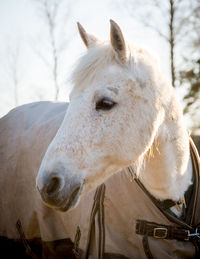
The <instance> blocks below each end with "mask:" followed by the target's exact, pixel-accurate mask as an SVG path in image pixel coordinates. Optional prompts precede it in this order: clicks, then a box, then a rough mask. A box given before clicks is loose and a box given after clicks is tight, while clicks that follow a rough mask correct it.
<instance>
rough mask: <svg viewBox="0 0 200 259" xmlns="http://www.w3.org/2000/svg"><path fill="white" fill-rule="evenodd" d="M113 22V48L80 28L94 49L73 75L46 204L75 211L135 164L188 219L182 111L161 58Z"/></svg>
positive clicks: (48, 160)
mask: <svg viewBox="0 0 200 259" xmlns="http://www.w3.org/2000/svg"><path fill="white" fill-rule="evenodd" d="M110 22H111V31H110V42H101V41H100V40H98V39H96V38H95V37H94V36H93V35H90V34H88V33H86V31H85V30H84V29H83V27H82V26H81V25H80V24H78V27H79V32H80V35H81V37H82V39H83V42H84V43H85V45H86V47H87V48H88V51H87V53H86V54H85V55H84V56H83V57H82V58H81V59H80V60H79V63H78V65H77V67H76V69H75V71H74V72H73V75H72V81H73V84H74V87H73V90H72V92H71V95H70V104H69V107H68V110H67V112H66V115H65V118H64V120H63V122H62V124H61V126H60V128H59V130H58V132H57V134H56V136H55V138H54V139H53V141H52V142H51V144H50V145H49V147H48V149H47V152H46V154H45V156H44V158H43V161H42V164H41V167H40V170H39V173H38V176H37V188H38V190H39V192H40V194H41V196H42V199H43V200H44V202H45V203H46V204H48V205H49V206H51V207H53V208H56V209H59V210H62V211H68V210H70V209H72V208H74V207H76V206H77V204H78V203H79V200H80V197H81V196H83V195H84V194H86V193H88V192H90V191H91V190H93V189H95V188H96V187H97V186H98V185H100V184H101V183H103V182H105V181H106V180H107V179H108V178H109V177H111V176H112V175H114V174H116V172H118V171H120V170H121V169H122V168H125V167H127V166H130V165H132V167H133V168H134V174H135V175H136V177H137V178H138V179H139V181H140V183H142V184H141V185H142V186H143V187H144V189H145V190H146V192H148V193H149V194H150V196H151V197H153V199H154V200H157V201H164V200H168V201H169V200H170V201H171V202H172V204H173V206H171V207H170V208H169V209H170V210H171V212H172V213H174V214H175V215H176V216H177V217H180V216H181V214H182V211H183V208H184V207H186V204H185V197H184V195H185V193H186V191H187V190H188V189H189V187H190V185H191V184H192V175H193V170H192V162H191V156H190V147H189V137H188V133H187V130H186V128H185V126H184V123H183V116H182V112H181V108H180V105H179V103H178V101H177V98H176V96H175V92H174V89H173V87H172V86H171V85H170V84H168V83H167V81H166V79H165V78H164V76H163V75H162V73H161V72H160V70H159V68H158V65H157V63H156V61H155V59H154V58H153V57H152V56H151V55H149V54H148V53H147V52H146V51H144V50H142V49H138V48H133V47H130V46H129V45H128V44H127V43H126V42H125V40H124V37H123V34H122V32H121V30H120V28H119V26H118V25H117V24H116V23H115V22H114V21H112V20H111V21H110ZM132 203H133V204H134V198H133V201H132ZM132 206H136V205H132ZM137 206H141V204H137ZM196 223H199V222H196ZM196 236H197V235H196ZM122 250H123V249H122ZM124 250H126V249H124ZM122 254H125V253H122ZM126 255H127V254H126ZM130 255H131V256H133V257H134V253H132V254H128V256H130Z"/></svg>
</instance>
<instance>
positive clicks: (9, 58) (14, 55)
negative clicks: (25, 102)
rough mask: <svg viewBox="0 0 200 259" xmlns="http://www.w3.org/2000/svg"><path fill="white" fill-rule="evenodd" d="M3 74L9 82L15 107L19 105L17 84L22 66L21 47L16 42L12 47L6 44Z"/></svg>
mask: <svg viewBox="0 0 200 259" xmlns="http://www.w3.org/2000/svg"><path fill="white" fill-rule="evenodd" d="M5 59H6V62H5V66H4V70H5V75H6V77H7V80H6V81H7V82H8V84H9V82H10V84H11V86H12V88H13V94H14V105H15V107H16V106H18V105H19V86H20V84H21V81H22V71H21V70H22V67H21V65H22V64H21V49H20V44H19V42H17V43H16V44H13V42H12V47H11V46H10V45H9V44H8V45H7V47H6V53H5Z"/></svg>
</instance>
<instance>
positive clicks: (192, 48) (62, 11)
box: [0, 0, 200, 142]
mask: <svg viewBox="0 0 200 259" xmlns="http://www.w3.org/2000/svg"><path fill="white" fill-rule="evenodd" d="M109 19H113V20H115V21H116V22H117V23H118V24H119V25H120V27H121V28H122V31H123V33H124V35H125V38H126V39H127V41H129V42H131V43H132V44H133V45H137V46H138V45H139V46H142V47H144V48H145V49H147V50H148V51H150V52H151V53H152V54H153V55H154V56H156V58H157V59H158V62H159V64H160V67H161V70H162V71H163V73H164V74H165V75H166V77H167V78H168V80H169V81H170V82H171V84H172V85H173V87H175V89H176V91H177V95H178V98H179V100H180V101H181V104H182V108H183V112H184V115H185V121H186V123H187V126H188V129H190V131H191V132H192V134H193V135H196V136H197V137H194V138H196V141H197V142H198V135H199V134H200V109H199V108H200V98H199V97H200V0H162V1H159V0H101V1H97V0H82V1H81V0H0V92H1V94H0V116H4V115H5V114H6V113H7V112H8V111H9V110H11V109H13V108H14V107H16V106H18V105H22V104H25V103H29V102H35V101H44V100H50V101H64V102H66V101H68V96H69V92H70V88H71V85H70V81H69V76H70V73H71V70H72V69H73V66H74V64H75V62H76V60H77V59H78V57H79V56H80V55H81V54H82V53H83V52H84V51H85V47H84V45H83V43H82V41H81V39H80V37H79V34H78V31H77V26H76V22H77V21H79V22H80V23H81V24H82V25H83V26H84V27H85V29H86V30H87V31H88V32H91V33H93V34H95V35H96V36H97V37H99V38H102V39H108V38H109V29H110V28H109Z"/></svg>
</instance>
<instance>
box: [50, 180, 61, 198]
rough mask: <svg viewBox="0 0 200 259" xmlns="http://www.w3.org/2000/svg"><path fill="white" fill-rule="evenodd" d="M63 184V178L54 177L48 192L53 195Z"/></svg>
mask: <svg viewBox="0 0 200 259" xmlns="http://www.w3.org/2000/svg"><path fill="white" fill-rule="evenodd" d="M60 186H61V179H60V178H58V177H52V178H51V180H50V181H49V183H48V186H47V188H46V193H47V194H48V195H51V194H53V193H55V192H56V191H57V190H58V189H59V188H60Z"/></svg>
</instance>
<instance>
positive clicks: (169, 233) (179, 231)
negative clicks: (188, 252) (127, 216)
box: [136, 220, 200, 241]
mask: <svg viewBox="0 0 200 259" xmlns="http://www.w3.org/2000/svg"><path fill="white" fill-rule="evenodd" d="M136 234H139V235H144V236H152V237H154V238H157V239H176V240H182V241H183V240H184V241H191V240H198V241H199V240H200V228H199V227H197V228H194V230H193V231H190V230H188V229H184V228H180V227H176V226H168V225H163V224H157V223H154V222H148V221H146V220H137V223H136Z"/></svg>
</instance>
